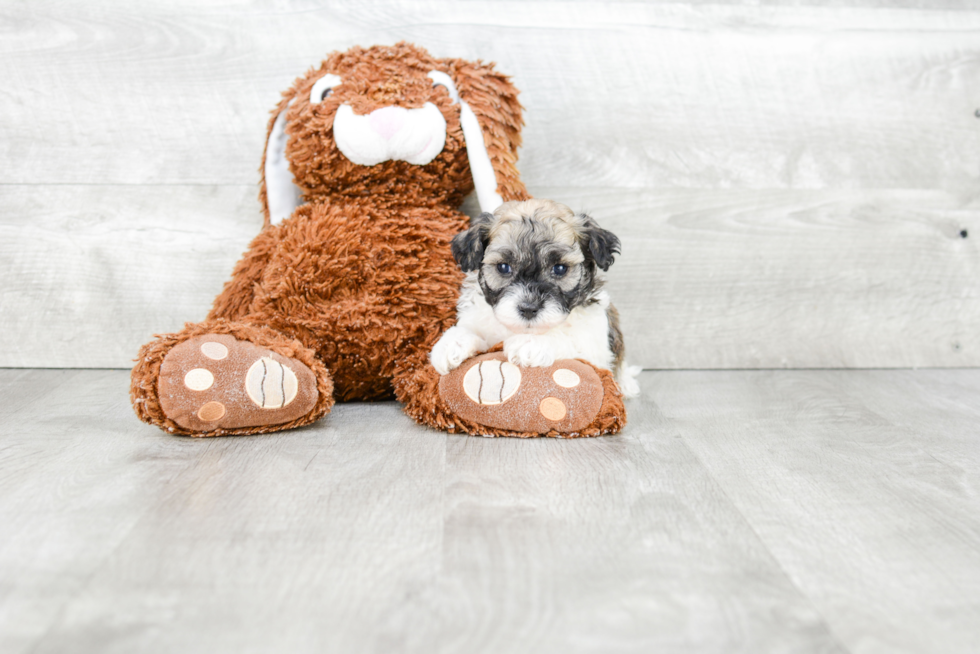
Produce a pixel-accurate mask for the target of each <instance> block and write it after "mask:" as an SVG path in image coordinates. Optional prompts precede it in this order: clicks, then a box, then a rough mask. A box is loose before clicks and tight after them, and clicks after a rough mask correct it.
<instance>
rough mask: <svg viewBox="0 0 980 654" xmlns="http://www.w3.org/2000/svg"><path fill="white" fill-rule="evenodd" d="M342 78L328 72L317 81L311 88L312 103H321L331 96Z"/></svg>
mask: <svg viewBox="0 0 980 654" xmlns="http://www.w3.org/2000/svg"><path fill="white" fill-rule="evenodd" d="M340 82H341V79H340V78H339V77H337V76H336V75H331V74H329V73H328V74H326V75H324V76H323V77H321V78H320V79H318V80H317V81H316V84H314V85H313V88H312V89H310V104H319V103H321V102H323V101H324V100H326V99H327V98H328V97H330V94H331V93H333V89H334V87H335V86H338V85H339V84H340Z"/></svg>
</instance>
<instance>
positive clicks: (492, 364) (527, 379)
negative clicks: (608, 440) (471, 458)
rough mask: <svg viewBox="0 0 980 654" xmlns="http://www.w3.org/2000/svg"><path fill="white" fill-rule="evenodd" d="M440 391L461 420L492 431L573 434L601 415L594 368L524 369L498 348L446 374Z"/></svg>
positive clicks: (567, 363)
mask: <svg viewBox="0 0 980 654" xmlns="http://www.w3.org/2000/svg"><path fill="white" fill-rule="evenodd" d="M439 394H440V395H441V396H442V399H443V401H444V402H445V403H446V405H447V406H448V407H449V408H450V409H452V411H453V412H454V413H456V414H457V415H459V416H460V417H461V418H464V419H466V420H469V421H473V422H475V423H478V424H480V425H485V426H487V427H490V428H492V429H505V430H509V431H514V432H536V433H539V434H548V433H556V434H559V435H564V434H569V435H571V434H575V433H576V432H578V431H581V430H582V429H584V428H586V427H587V426H589V424H590V423H591V422H592V421H593V420H594V419H595V417H596V416H597V415H598V413H599V410H600V408H601V406H602V396H603V386H602V381H601V380H600V379H599V375H598V374H596V371H595V370H594V369H593V368H592V367H591V366H589V365H586V364H584V363H582V362H581V361H576V360H573V359H563V360H561V361H556V362H555V363H554V364H553V365H550V366H547V367H544V368H524V367H519V366H516V365H514V364H512V363H510V362H509V361H507V357H506V356H505V355H504V353H503V352H494V353H491V354H484V355H481V356H477V357H473V358H472V359H469V360H468V361H465V362H464V363H463V365H461V366H460V367H459V368H457V369H456V370H453V371H452V372H450V373H449V374H448V375H445V376H443V377H442V379H440V380H439Z"/></svg>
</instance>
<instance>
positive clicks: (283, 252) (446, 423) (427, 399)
mask: <svg viewBox="0 0 980 654" xmlns="http://www.w3.org/2000/svg"><path fill="white" fill-rule="evenodd" d="M521 125H522V117H521V106H520V104H519V103H518V100H517V90H516V89H515V88H514V86H513V85H512V84H511V83H510V81H509V80H508V78H507V77H505V76H504V75H501V74H500V73H498V72H496V71H495V70H494V67H493V65H492V64H484V63H482V62H479V61H478V62H468V61H463V60H460V59H436V58H434V57H432V56H431V55H429V53H428V52H426V51H425V50H423V49H422V48H419V47H417V46H414V45H411V44H407V43H399V44H397V45H394V46H390V47H381V46H377V47H371V48H360V47H355V48H352V49H350V50H348V51H346V52H336V53H333V54H331V55H330V56H328V57H327V59H326V60H325V61H324V62H323V63H322V64H321V65H320V66H319V67H317V68H314V69H311V70H310V71H309V72H307V73H306V74H305V75H303V76H302V77H300V78H299V79H297V80H296V82H295V83H294V84H293V86H292V87H291V88H290V89H289V90H288V91H286V92H285V93H284V94H283V98H282V100H281V101H280V103H279V105H278V107H276V109H275V111H274V112H273V116H272V118H271V120H270V121H269V128H268V135H267V139H266V149H265V153H264V157H263V162H262V168H261V171H262V182H261V188H260V192H259V198H260V201H261V202H262V205H263V211H264V214H265V225H264V227H263V229H262V231H261V232H260V233H259V234H258V236H256V238H255V239H254V240H253V241H252V243H251V244H250V245H249V248H248V250H247V251H246V252H245V254H244V255H243V257H242V259H241V260H240V261H239V262H238V264H237V265H236V267H235V269H234V272H233V273H232V278H231V280H230V281H229V282H227V283H226V284H225V287H224V290H223V291H222V293H221V294H220V295H219V296H218V297H217V299H215V301H214V306H213V308H212V310H211V312H210V313H209V314H208V316H207V318H206V319H205V320H204V321H203V322H199V323H196V324H191V323H188V324H187V325H185V327H184V329H183V330H181V331H179V332H177V333H174V334H165V335H161V336H158V337H157V338H156V340H154V341H152V342H150V343H148V344H147V345H144V346H143V347H142V348H141V349H140V352H139V358H138V359H137V361H136V365H135V367H134V368H133V373H132V384H131V398H132V402H133V407H134V409H135V411H136V414H137V415H138V416H139V418H140V419H141V420H143V421H144V422H147V423H150V424H153V425H157V426H158V427H160V428H162V429H165V430H166V431H169V432H172V433H176V434H186V435H192V436H217V435H222V434H253V433H262V432H272V431H280V430H284V429H290V428H293V427H298V426H300V425H306V424H309V423H311V422H313V421H315V420H317V419H318V418H320V417H322V416H323V415H325V414H326V413H328V412H329V411H330V408H331V406H332V405H333V403H334V401H335V400H340V401H350V400H381V399H388V398H391V397H392V396H394V397H395V398H397V399H398V400H399V401H400V402H402V403H403V405H404V410H405V412H406V413H407V414H408V415H409V416H411V417H412V418H414V419H415V420H416V421H417V422H419V423H421V424H425V425H429V426H432V427H436V428H440V429H444V430H446V431H450V432H465V433H470V434H482V435H500V436H540V435H549V436H594V435H599V434H608V433H615V432H617V431H619V430H620V429H621V428H622V426H623V424H625V409H624V407H623V403H622V400H621V396H620V394H619V391H618V388H617V386H616V383H615V381H613V378H612V375H611V374H610V373H609V372H608V371H606V370H601V369H598V368H595V367H593V366H592V365H591V364H588V363H585V362H583V361H567V360H566V361H559V362H556V363H555V364H554V365H553V366H551V367H550V368H518V367H516V366H514V365H513V364H511V363H509V362H507V361H506V360H505V359H504V358H503V356H502V354H500V353H489V354H484V355H481V356H478V357H474V358H473V359H472V360H470V361H467V362H464V363H463V365H461V366H460V367H459V368H458V369H456V370H454V371H453V372H452V373H450V374H448V375H446V376H444V377H443V376H440V375H439V373H438V372H436V371H435V369H434V368H433V367H432V366H431V365H430V364H429V362H428V354H429V351H430V350H431V349H432V346H433V345H434V344H435V343H436V341H437V340H438V339H439V337H440V335H441V334H442V333H443V332H444V331H445V330H446V329H448V328H449V327H450V326H452V325H453V322H454V319H455V304H456V301H457V298H458V295H459V288H460V283H461V281H462V279H463V275H462V272H461V271H460V270H459V269H458V267H457V265H456V263H455V261H454V260H453V257H452V254H451V252H450V241H451V239H452V238H453V236H454V235H456V234H457V233H459V232H462V231H463V230H465V229H466V228H467V227H468V225H469V220H468V219H467V217H466V216H465V215H463V214H462V213H460V211H459V207H460V205H461V204H462V202H463V199H464V197H465V196H466V195H468V194H470V193H471V192H473V191H474V189H475V191H476V194H477V198H478V201H479V203H480V206H481V209H482V210H484V211H492V210H493V209H494V208H495V207H497V206H499V205H500V204H501V203H502V202H503V201H506V200H521V199H527V198H528V197H529V196H528V193H527V191H526V190H525V188H524V185H523V184H522V183H521V181H520V177H519V175H518V172H517V168H516V161H517V148H518V146H519V145H520V143H521V134H520V127H521ZM515 372H516V374H515Z"/></svg>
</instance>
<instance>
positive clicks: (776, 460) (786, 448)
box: [0, 369, 980, 653]
mask: <svg viewBox="0 0 980 654" xmlns="http://www.w3.org/2000/svg"><path fill="white" fill-rule="evenodd" d="M127 378H128V373H127V372H126V371H120V370H9V369H8V370H0V396H2V397H4V402H3V403H2V404H0V651H3V652H9V653H18V652H37V653H43V652H64V651H72V652H100V653H101V652H127V653H128V652H137V651H148V652H156V651H160V652H170V651H182V652H218V651H236V652H267V651H290V652H325V651H330V652H396V651H397V652H402V651H404V652H452V651H460V652H525V651H527V652H531V651H534V652H816V651H820V652H970V651H976V648H977V644H978V643H980V448H978V446H977V443H978V438H977V436H978V431H980V428H978V424H980V401H978V400H977V398H978V396H980V370H944V371H937V370H920V371H910V370H892V371H835V370H823V371H815V370H810V371H800V370H796V371H701V372H645V373H643V376H642V378H641V383H642V385H643V388H644V397H643V398H642V399H639V400H636V401H633V402H632V403H631V404H630V407H629V408H630V424H629V426H628V428H627V430H626V431H625V433H624V434H623V435H621V436H618V437H612V438H603V439H595V440H577V441H554V440H535V441H514V440H503V439H501V440H495V439H481V438H470V437H451V436H447V435H445V434H441V433H438V432H435V431H429V430H425V429H422V428H419V427H416V426H415V425H413V424H412V423H411V422H410V421H409V420H408V419H407V418H405V417H404V416H403V415H402V414H401V413H400V411H399V409H398V407H397V405H395V404H391V403H383V404H353V405H341V406H338V407H337V408H336V409H335V410H334V412H333V413H332V414H331V415H330V416H328V417H327V418H326V419H324V420H322V421H321V422H320V423H318V424H316V425H314V426H312V427H309V428H306V429H301V430H297V431H293V432H289V433H284V434H277V435H269V436H260V437H241V438H225V439H213V440H206V441H199V440H190V439H184V438H175V437H172V436H167V435H166V434H164V433H162V432H159V431H157V430H156V429H154V428H151V427H147V426H145V425H142V424H141V423H139V422H138V421H137V420H136V418H135V417H134V416H133V415H132V413H131V410H130V408H129V404H128V402H127V400H126V396H125V393H126V385H127Z"/></svg>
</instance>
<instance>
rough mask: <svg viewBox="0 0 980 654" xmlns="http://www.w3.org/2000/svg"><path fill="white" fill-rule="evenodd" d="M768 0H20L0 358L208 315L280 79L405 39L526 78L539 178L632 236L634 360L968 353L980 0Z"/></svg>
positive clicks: (935, 357) (124, 361) (59, 356)
mask: <svg viewBox="0 0 980 654" xmlns="http://www.w3.org/2000/svg"><path fill="white" fill-rule="evenodd" d="M752 4H755V3H748V2H746V3H741V2H727V3H715V4H708V3H691V4H669V3H653V4H650V3H621V4H619V3H596V2H543V3H529V2H499V3H454V2H397V1H389V2H380V3H374V4H372V5H370V6H365V5H362V4H361V3H336V4H333V5H328V6H326V7H322V6H319V5H318V4H316V3H312V2H281V3H276V4H275V5H270V4H266V3H235V2H227V3H220V4H219V3H214V4H208V3H199V2H183V3H167V4H165V5H163V4H160V5H153V4H150V3H146V4H139V3H124V2H87V3H84V4H82V3H77V4H64V3H54V2H30V3H26V2H25V3H9V2H8V3H4V4H2V5H0V24H2V25H3V29H2V30H0V79H2V80H3V86H2V90H0V143H2V144H3V147H2V148H0V279H2V280H3V284H2V285H0V330H2V333H3V335H4V337H3V339H2V340H0V365H5V366H50V367H59V366H107V367H126V366H128V365H129V361H130V360H131V358H132V357H133V356H134V355H135V353H136V350H137V348H138V346H139V345H140V344H141V343H142V342H144V341H146V340H147V339H148V338H149V337H150V336H151V334H152V333H154V332H161V331H169V330H173V329H177V328H179V327H180V325H181V324H183V322H184V321H193V320H198V319H200V318H202V317H203V315H204V314H205V313H206V311H207V309H208V307H209V305H210V302H211V300H212V298H213V297H214V295H215V294H216V293H217V292H218V291H219V290H220V288H221V285H222V283H223V282H224V281H225V279H226V278H227V275H228V274H229V272H230V270H231V267H232V265H233V263H234V261H235V260H236V259H237V257H238V256H239V254H240V253H241V251H242V250H243V249H244V247H245V246H246V244H247V243H248V241H249V240H250V239H251V237H252V236H253V235H254V234H255V232H256V231H257V229H258V228H259V226H260V224H261V221H260V218H259V212H258V203H257V200H256V199H255V194H256V187H255V183H256V181H257V178H258V174H257V168H258V165H259V161H260V158H261V148H262V141H263V136H264V130H265V123H266V120H267V116H268V111H269V110H270V109H271V108H272V107H273V106H274V104H275V103H276V100H277V98H278V96H279V92H280V91H281V90H283V89H285V88H286V87H288V86H289V85H290V84H291V82H292V81H293V79H294V78H295V77H296V76H297V75H299V74H301V73H302V72H303V71H305V70H306V69H307V68H308V67H309V66H311V65H314V64H316V63H318V62H319V61H320V60H321V59H322V58H323V56H324V55H325V54H326V53H327V52H328V51H330V50H334V49H344V48H346V47H349V46H350V45H354V44H362V45H370V44H373V43H394V42H396V41H399V40H402V39H404V40H410V41H414V42H417V43H419V44H422V45H424V46H426V47H427V48H428V49H429V50H430V51H431V52H432V53H433V54H435V55H436V56H460V57H466V58H474V59H475V58H482V59H487V60H494V61H496V62H498V64H499V66H500V68H501V69H502V70H503V71H505V72H507V73H510V74H512V75H513V77H514V81H515V83H516V84H517V85H518V87H519V88H520V89H521V90H522V91H523V93H522V96H521V99H522V102H523V104H524V106H525V108H526V121H527V125H526V128H525V132H524V134H525V147H524V149H523V150H522V154H521V170H522V174H523V176H524V179H525V181H526V182H527V183H528V185H529V186H530V188H531V190H532V192H533V193H535V194H536V195H539V196H549V195H550V196H552V197H555V198H556V199H559V200H563V201H565V202H567V203H569V204H572V205H573V206H575V207H576V208H582V209H591V210H592V211H593V212H594V213H595V215H596V217H597V218H599V219H600V222H602V223H603V224H606V225H607V226H609V227H610V228H612V229H613V230H614V231H616V232H617V233H618V234H620V236H621V237H622V238H623V240H624V243H625V247H624V253H623V256H622V257H621V260H620V262H619V263H617V264H616V266H614V267H613V269H612V274H611V288H612V290H613V294H614V299H615V301H616V302H617V304H619V305H620V307H621V312H622V313H623V315H624V322H625V326H626V334H627V341H628V347H629V348H630V350H631V352H632V353H633V354H632V358H633V359H634V360H635V362H637V363H641V364H643V365H644V366H646V367H656V368H686V367H704V368H740V367H770V366H776V367H837V366H874V367H888V366H933V365H936V366H964V365H974V366H975V365H980V281H978V280H980V277H978V266H980V254H978V249H977V246H976V239H978V238H980V224H978V223H980V220H978V213H977V210H978V202H980V200H978V195H980V154H978V153H980V119H978V118H977V116H976V115H975V112H977V110H978V109H980V85H978V84H977V83H976V80H977V79H980V3H976V2H973V3H971V2H955V1H947V2H926V1H925V0H920V1H914V0H908V1H905V2H901V1H896V2H881V1H873V0H867V1H855V2H845V1H843V0H842V1H838V2H824V3H789V4H787V3H779V6H776V4H775V3H774V4H772V5H768V6H767V5H763V6H751V5H752ZM964 234H965V237H964V236H963V235H964Z"/></svg>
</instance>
